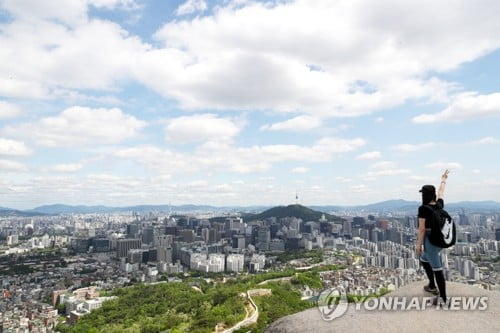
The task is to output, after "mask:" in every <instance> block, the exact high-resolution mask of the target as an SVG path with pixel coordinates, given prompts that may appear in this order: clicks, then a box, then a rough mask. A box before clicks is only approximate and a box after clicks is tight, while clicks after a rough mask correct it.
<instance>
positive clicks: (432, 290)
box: [424, 286, 439, 295]
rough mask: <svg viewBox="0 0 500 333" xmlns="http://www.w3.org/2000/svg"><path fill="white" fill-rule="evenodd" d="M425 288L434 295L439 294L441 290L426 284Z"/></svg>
mask: <svg viewBox="0 0 500 333" xmlns="http://www.w3.org/2000/svg"><path fill="white" fill-rule="evenodd" d="M424 290H425V291H427V292H428V293H431V294H433V295H439V290H438V289H437V288H436V287H434V288H430V287H429V286H424Z"/></svg>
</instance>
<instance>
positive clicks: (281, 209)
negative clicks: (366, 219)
mask: <svg viewBox="0 0 500 333" xmlns="http://www.w3.org/2000/svg"><path fill="white" fill-rule="evenodd" d="M323 215H325V218H326V219H327V220H328V221H333V222H340V221H342V219H341V218H340V217H338V216H335V215H330V214H326V213H323V212H319V211H316V210H312V209H311V208H308V207H305V206H302V205H288V206H278V207H274V208H271V209H268V210H266V211H264V212H262V213H260V214H246V215H244V216H243V218H244V219H245V221H251V220H262V219H266V218H269V217H276V218H284V217H297V218H300V219H302V220H303V221H304V222H308V221H318V220H319V219H320V218H321V217H322V216H323Z"/></svg>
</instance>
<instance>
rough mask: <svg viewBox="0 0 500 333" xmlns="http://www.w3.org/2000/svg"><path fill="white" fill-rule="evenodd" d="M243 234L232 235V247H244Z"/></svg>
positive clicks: (240, 248)
mask: <svg viewBox="0 0 500 333" xmlns="http://www.w3.org/2000/svg"><path fill="white" fill-rule="evenodd" d="M245 246H246V245H245V235H234V236H233V238H232V247H233V249H239V250H242V249H244V248H245Z"/></svg>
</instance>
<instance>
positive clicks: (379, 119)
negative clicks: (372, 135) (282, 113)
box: [375, 117, 384, 123]
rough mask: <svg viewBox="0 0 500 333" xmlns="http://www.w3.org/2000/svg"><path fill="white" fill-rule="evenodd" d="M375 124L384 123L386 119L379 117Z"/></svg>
mask: <svg viewBox="0 0 500 333" xmlns="http://www.w3.org/2000/svg"><path fill="white" fill-rule="evenodd" d="M375 122H376V123H383V122H384V118H383V117H377V119H375Z"/></svg>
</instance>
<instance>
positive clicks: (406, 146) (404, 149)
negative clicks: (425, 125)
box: [392, 142, 437, 153]
mask: <svg viewBox="0 0 500 333" xmlns="http://www.w3.org/2000/svg"><path fill="white" fill-rule="evenodd" d="M435 146H437V144H436V143H434V142H425V143H419V144H410V143H402V144H399V145H395V146H392V149H394V150H396V151H399V152H401V153H413V152H416V151H419V150H423V149H429V148H433V147H435Z"/></svg>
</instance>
